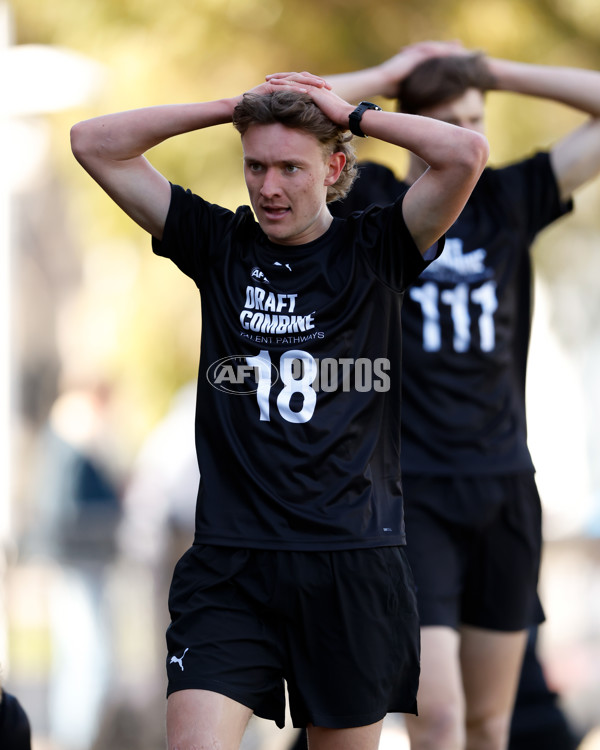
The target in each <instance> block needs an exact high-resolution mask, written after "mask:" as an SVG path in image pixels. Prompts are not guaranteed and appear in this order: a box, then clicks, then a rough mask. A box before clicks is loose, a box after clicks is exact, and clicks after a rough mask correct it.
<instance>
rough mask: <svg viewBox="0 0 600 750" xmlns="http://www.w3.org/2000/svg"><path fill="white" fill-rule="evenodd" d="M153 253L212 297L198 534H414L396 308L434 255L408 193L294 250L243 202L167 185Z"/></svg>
mask: <svg viewBox="0 0 600 750" xmlns="http://www.w3.org/2000/svg"><path fill="white" fill-rule="evenodd" d="M439 245H440V247H441V246H442V245H443V241H440V243H439ZM153 248H154V251H155V252H156V253H157V254H158V255H163V256H167V257H169V258H171V259H172V260H173V261H174V262H175V263H176V264H177V266H178V267H179V268H180V269H181V270H182V271H183V272H184V273H185V274H187V275H188V276H189V277H191V278H192V279H193V280H194V281H195V283H196V285H197V286H198V288H199V290H200V297H201V303H202V344H201V353H200V366H199V376H198V393H197V411H196V450H197V454H198V463H199V467H200V474H201V479H200V487H199V492H198V502H197V510H196V535H195V540H196V542H197V543H208V544H217V545H227V546H236V547H239V546H244V547H253V548H265V549H292V550H311V549H314V550H334V549H348V548H354V547H374V546H385V545H393V544H404V521H403V512H402V490H401V483H400V463H399V454H400V446H399V434H400V426H399V418H400V400H401V399H400V360H399V358H398V356H397V353H398V351H399V350H400V347H401V325H400V308H401V300H402V292H403V290H404V289H405V288H406V287H407V285H408V284H409V283H410V282H412V281H413V280H414V279H415V278H416V277H417V276H418V274H419V273H420V272H421V271H422V270H423V269H424V268H425V267H426V266H427V263H426V261H424V260H423V259H422V257H421V255H420V253H419V251H418V249H417V247H416V246H415V244H414V242H413V240H412V238H411V236H410V234H409V232H408V230H407V228H406V225H405V223H404V220H403V217H402V200H400V201H398V202H396V203H394V204H392V205H389V206H387V207H385V208H373V209H372V210H370V211H367V212H364V213H361V214H360V215H358V216H356V217H352V218H349V219H348V220H342V219H334V221H333V223H332V225H331V227H330V228H329V230H328V231H327V232H326V233H325V234H324V235H323V236H322V237H320V238H319V239H317V240H315V241H314V242H311V243H308V244H305V245H300V246H294V247H289V246H282V245H276V244H273V243H271V242H270V241H269V240H268V239H267V237H266V236H265V235H264V233H263V232H262V230H261V229H260V227H259V225H258V224H257V222H256V221H255V219H254V217H253V214H252V212H251V210H250V209H249V208H248V207H241V208H239V209H238V210H237V211H236V212H235V213H233V212H231V211H229V210H227V209H224V208H221V207H219V206H215V205H212V204H210V203H207V202H206V201H204V200H203V199H201V198H200V197H198V196H196V195H194V194H192V193H191V192H189V191H184V190H183V188H181V187H178V186H173V188H172V196H171V206H170V209H169V214H168V217H167V222H166V226H165V231H164V237H163V240H162V241H161V242H158V241H156V240H154V241H153Z"/></svg>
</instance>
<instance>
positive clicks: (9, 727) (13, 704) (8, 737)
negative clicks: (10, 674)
mask: <svg viewBox="0 0 600 750" xmlns="http://www.w3.org/2000/svg"><path fill="white" fill-rule="evenodd" d="M0 748H2V750H31V727H30V725H29V718H28V716H27V714H26V712H25V709H24V708H23V706H22V705H21V703H20V701H19V699H18V698H17V697H16V696H14V695H12V694H11V693H8V692H6V690H4V688H3V687H2V685H1V684H0Z"/></svg>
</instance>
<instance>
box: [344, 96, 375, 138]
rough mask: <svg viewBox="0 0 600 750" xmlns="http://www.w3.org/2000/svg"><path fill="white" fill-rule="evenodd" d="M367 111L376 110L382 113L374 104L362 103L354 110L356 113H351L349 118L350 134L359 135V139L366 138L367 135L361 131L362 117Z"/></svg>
mask: <svg viewBox="0 0 600 750" xmlns="http://www.w3.org/2000/svg"><path fill="white" fill-rule="evenodd" d="M367 109H376V110H378V111H379V112H381V107H378V106H377V105H376V104H373V102H361V103H360V104H359V105H358V107H357V108H356V109H355V110H354V112H351V113H350V115H349V116H348V124H349V126H350V132H351V133H352V135H357V136H358V137H359V138H366V135H365V134H364V133H363V132H362V130H361V129H360V121H361V120H362V116H363V114H364V113H365V112H366V111H367Z"/></svg>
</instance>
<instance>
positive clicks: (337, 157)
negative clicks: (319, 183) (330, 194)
mask: <svg viewBox="0 0 600 750" xmlns="http://www.w3.org/2000/svg"><path fill="white" fill-rule="evenodd" d="M345 164H346V155H345V154H344V153H343V152H342V151H336V152H335V153H333V154H331V156H330V157H329V169H328V170H327V175H326V176H325V186H326V187H329V186H330V185H335V183H336V182H337V181H338V178H339V176H340V174H341V172H342V169H343V168H344V165H345Z"/></svg>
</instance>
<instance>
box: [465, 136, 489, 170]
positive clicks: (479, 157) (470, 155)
mask: <svg viewBox="0 0 600 750" xmlns="http://www.w3.org/2000/svg"><path fill="white" fill-rule="evenodd" d="M462 156H463V164H464V168H465V170H466V171H467V172H468V173H469V174H471V175H472V176H473V178H474V179H478V178H479V176H480V175H481V173H482V172H483V170H484V168H485V165H486V164H487V160H488V158H489V156H490V146H489V143H488V140H487V138H486V137H485V136H484V135H482V134H481V133H476V132H475V131H469V135H468V139H467V143H466V144H465V148H464V149H463V152H462Z"/></svg>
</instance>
